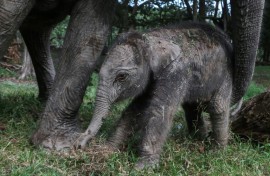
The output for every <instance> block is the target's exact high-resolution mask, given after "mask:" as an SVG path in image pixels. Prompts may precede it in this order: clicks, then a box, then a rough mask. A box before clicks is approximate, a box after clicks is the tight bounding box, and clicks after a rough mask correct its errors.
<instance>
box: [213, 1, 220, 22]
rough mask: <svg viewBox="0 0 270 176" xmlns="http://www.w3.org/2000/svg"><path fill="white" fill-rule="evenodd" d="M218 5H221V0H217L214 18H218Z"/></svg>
mask: <svg viewBox="0 0 270 176" xmlns="http://www.w3.org/2000/svg"><path fill="white" fill-rule="evenodd" d="M218 6H219V0H216V6H215V13H214V18H217V15H218V8H219V7H218Z"/></svg>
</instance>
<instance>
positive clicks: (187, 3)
mask: <svg viewBox="0 0 270 176" xmlns="http://www.w3.org/2000/svg"><path fill="white" fill-rule="evenodd" d="M184 3H185V5H186V6H187V14H188V18H189V19H192V18H193V13H192V8H191V6H190V4H189V1H188V0H184Z"/></svg>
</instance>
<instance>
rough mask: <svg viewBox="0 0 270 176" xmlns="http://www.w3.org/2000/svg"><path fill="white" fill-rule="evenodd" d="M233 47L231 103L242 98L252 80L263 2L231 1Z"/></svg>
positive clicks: (258, 0)
mask: <svg viewBox="0 0 270 176" xmlns="http://www.w3.org/2000/svg"><path fill="white" fill-rule="evenodd" d="M231 5H232V23H233V26H234V28H233V45H234V73H233V74H234V82H233V103H236V102H238V101H239V100H240V99H241V97H243V96H244V94H245V92H246V90H247V88H248V86H249V84H250V81H251V79H252V75H253V71H254V67H255V61H256V51H257V49H258V44H259V36H260V31H261V22H262V15H263V8H264V0H232V1H231Z"/></svg>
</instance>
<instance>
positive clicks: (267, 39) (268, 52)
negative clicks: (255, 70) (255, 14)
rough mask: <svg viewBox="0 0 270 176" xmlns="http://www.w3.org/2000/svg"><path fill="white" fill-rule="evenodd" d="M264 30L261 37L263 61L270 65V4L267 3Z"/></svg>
mask: <svg viewBox="0 0 270 176" xmlns="http://www.w3.org/2000/svg"><path fill="white" fill-rule="evenodd" d="M265 3H266V4H265V10H264V19H263V28H262V35H261V48H262V51H263V56H262V61H263V62H264V63H268V64H270V2H269V1H266V2H265Z"/></svg>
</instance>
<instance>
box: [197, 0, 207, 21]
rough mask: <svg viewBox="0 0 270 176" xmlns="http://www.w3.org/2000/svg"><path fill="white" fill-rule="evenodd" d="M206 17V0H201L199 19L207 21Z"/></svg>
mask: <svg viewBox="0 0 270 176" xmlns="http://www.w3.org/2000/svg"><path fill="white" fill-rule="evenodd" d="M205 17H206V6H205V0H200V2H199V20H200V21H205Z"/></svg>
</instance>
